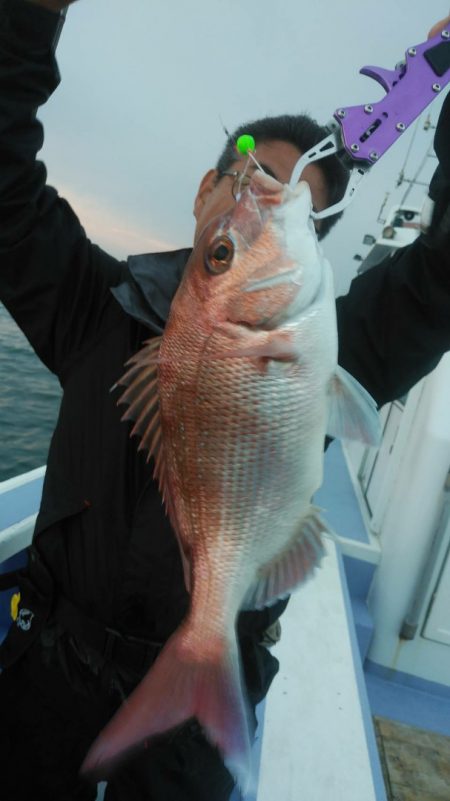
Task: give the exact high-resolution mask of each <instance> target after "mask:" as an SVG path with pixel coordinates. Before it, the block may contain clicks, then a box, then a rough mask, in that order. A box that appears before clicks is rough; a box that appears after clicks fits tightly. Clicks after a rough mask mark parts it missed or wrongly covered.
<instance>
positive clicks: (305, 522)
mask: <svg viewBox="0 0 450 801" xmlns="http://www.w3.org/2000/svg"><path fill="white" fill-rule="evenodd" d="M323 532H328V528H327V526H326V525H325V523H324V522H323V520H322V519H321V517H320V515H319V510H318V509H316V508H315V507H311V509H310V511H309V513H308V514H307V515H306V516H305V517H304V518H303V519H302V521H301V523H300V526H299V529H298V532H297V534H296V536H295V538H294V539H293V540H292V541H291V543H290V544H289V545H288V546H287V547H286V548H285V550H284V551H283V552H282V553H281V554H280V555H279V556H278V557H277V558H276V559H274V560H272V561H271V562H270V563H269V564H267V565H264V567H262V568H261V569H260V571H259V575H258V577H257V580H256V582H255V583H254V584H253V585H252V586H251V588H250V590H249V592H248V593H247V595H246V597H245V599H244V604H243V607H242V608H243V609H263V607H265V606H270V605H271V604H273V603H275V602H276V601H278V600H279V599H280V598H285V597H286V596H287V595H289V594H290V593H291V592H292V591H293V590H294V589H295V588H296V587H298V586H299V585H300V584H302V583H303V582H304V581H306V580H307V579H308V578H309V577H310V576H311V575H312V573H313V571H314V569H315V568H316V567H318V566H319V564H320V562H321V560H322V558H323V556H324V555H325V548H324V546H323V544H322V533H323Z"/></svg>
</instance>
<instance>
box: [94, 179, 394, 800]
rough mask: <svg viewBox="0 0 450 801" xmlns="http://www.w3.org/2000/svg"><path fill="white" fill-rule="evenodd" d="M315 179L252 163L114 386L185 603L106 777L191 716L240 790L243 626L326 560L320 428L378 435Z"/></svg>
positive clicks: (110, 736) (122, 722) (132, 706)
mask: <svg viewBox="0 0 450 801" xmlns="http://www.w3.org/2000/svg"><path fill="white" fill-rule="evenodd" d="M311 208H312V203H311V193H310V189H309V186H308V184H307V183H306V182H304V181H301V182H300V183H299V184H298V185H297V186H296V187H295V188H294V189H292V188H290V187H289V186H287V185H284V184H281V183H280V182H278V181H277V180H276V179H273V178H272V177H270V176H268V175H266V174H264V173H261V172H257V173H255V175H254V177H253V178H252V181H251V183H250V185H249V187H248V188H247V189H246V190H245V191H244V192H243V193H242V195H241V197H240V199H239V200H238V202H237V203H236V205H235V206H234V208H233V209H232V210H230V211H229V212H228V213H226V214H225V215H222V216H220V217H218V218H215V219H213V220H212V221H210V222H209V224H208V225H207V226H206V228H205V229H204V231H203V233H202V234H201V236H200V238H199V240H198V242H197V244H196V245H195V247H194V250H193V252H192V254H191V257H190V259H189V261H188V264H187V266H186V269H185V272H184V275H183V278H182V281H181V284H180V286H179V288H178V290H177V293H176V295H175V298H174V300H173V302H172V306H171V311H170V315H169V319H168V321H167V325H166V328H165V331H164V333H163V335H162V336H161V337H154V338H152V339H150V340H148V341H147V342H146V343H144V345H143V347H142V348H141V350H140V351H139V352H138V353H137V354H136V355H135V356H134V357H133V358H132V359H131V360H130V362H129V363H128V364H127V368H128V369H127V372H126V373H125V375H124V376H123V377H122V378H121V379H120V381H119V383H120V384H121V385H122V386H123V387H126V389H125V391H124V392H123V394H122V395H121V398H120V399H119V402H121V403H124V404H126V405H127V411H126V412H125V414H124V416H123V419H124V420H132V421H134V426H133V429H132V431H131V435H137V436H139V438H140V444H139V448H140V449H144V450H146V451H147V452H148V460H150V459H152V460H153V463H154V475H155V477H156V478H157V480H158V482H159V487H160V491H161V494H162V497H163V500H164V503H165V506H166V510H167V513H168V515H169V517H170V521H171V524H172V527H173V530H174V532H175V534H176V537H177V540H178V544H179V547H180V553H181V558H182V562H183V567H184V578H185V583H186V587H187V589H188V591H189V594H190V605H189V610H188V613H187V615H186V617H185V619H184V620H183V621H182V623H181V624H180V626H179V628H178V629H177V630H176V631H175V633H174V634H173V635H172V636H171V637H170V639H169V640H168V641H167V643H166V644H165V646H164V648H163V649H162V651H161V653H160V654H159V656H158V657H157V659H156V661H155V662H154V664H153V665H152V666H151V668H150V670H149V671H148V673H147V674H146V676H145V677H144V678H143V680H142V681H141V683H140V684H139V685H138V686H137V688H136V689H135V690H134V692H133V693H132V694H131V695H130V697H129V698H128V699H127V700H126V702H124V704H123V706H122V707H121V708H120V709H119V710H118V712H117V713H116V715H115V716H114V717H113V719H112V720H111V721H110V722H109V723H108V724H107V726H106V727H105V729H104V730H103V731H102V732H101V733H100V735H99V737H98V738H97V740H96V741H95V743H94V744H93V746H92V747H91V749H90V751H89V753H88V755H87V757H86V760H85V762H84V765H83V770H84V771H85V772H93V771H94V772H96V773H97V774H99V771H100V770H101V769H105V768H106V767H107V766H108V765H113V764H114V761H115V760H117V759H119V758H120V756H121V755H122V756H123V754H126V753H129V752H130V749H132V748H135V747H136V746H138V745H140V744H142V743H144V742H146V741H148V740H149V739H150V738H151V737H154V736H156V735H159V734H162V733H164V732H166V731H168V730H170V729H173V728H174V727H177V726H180V725H181V724H182V723H183V721H186V720H188V719H190V718H193V717H195V718H196V719H197V720H198V722H199V723H200V725H201V726H202V728H203V730H204V732H205V734H206V736H207V737H208V739H209V740H210V742H211V743H212V744H213V745H214V746H216V747H217V748H218V749H219V751H220V753H221V755H222V757H223V759H224V761H225V764H226V765H227V767H228V768H229V770H230V771H231V773H232V774H233V776H234V777H235V779H236V781H237V782H238V784H239V785H240V786H241V787H243V788H244V789H245V787H248V782H249V777H250V776H251V727H250V723H249V710H248V703H247V699H246V693H245V687H244V682H243V678H242V670H241V664H240V655H239V647H238V641H237V636H236V620H237V616H238V614H239V612H240V611H241V610H244V609H262V608H264V607H265V606H267V605H271V604H273V603H274V602H275V601H277V600H278V599H280V598H284V597H287V596H288V595H289V594H290V593H292V592H293V591H294V590H295V589H296V588H297V587H298V586H300V585H301V584H302V583H303V582H304V581H305V580H306V579H308V578H309V577H310V576H311V575H313V573H314V570H315V568H316V567H318V565H319V564H320V562H321V560H322V558H323V556H324V552H325V549H324V545H323V539H322V534H323V532H326V531H327V526H326V524H325V522H324V521H323V519H322V517H321V513H320V511H319V510H318V509H316V508H315V506H314V505H313V503H312V499H313V496H314V493H315V492H316V491H317V489H318V488H319V487H320V485H321V483H322V475H323V450H324V439H325V436H326V434H328V435H330V436H333V437H335V436H339V437H350V438H358V439H361V440H363V441H365V442H366V443H369V444H376V443H377V442H378V441H379V438H380V423H379V418H378V413H377V409H376V405H375V402H374V401H373V399H372V398H371V397H370V395H369V394H368V393H367V392H366V391H365V390H364V388H363V387H361V386H360V385H359V384H358V382H357V381H356V380H355V379H354V378H353V377H352V376H350V375H349V374H348V373H346V372H345V371H344V370H343V369H342V368H341V367H339V366H338V363H337V353H338V341H337V326H336V312H335V299H334V289H333V276H332V269H331V266H330V264H329V262H328V260H327V259H326V258H325V256H324V254H323V251H322V249H321V246H320V245H319V242H318V240H317V236H316V232H315V230H314V226H313V223H312V220H311V216H310V215H311Z"/></svg>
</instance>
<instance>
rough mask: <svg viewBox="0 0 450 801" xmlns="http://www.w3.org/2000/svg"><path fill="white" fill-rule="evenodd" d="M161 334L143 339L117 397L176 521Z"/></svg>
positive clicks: (122, 379) (124, 376)
mask: <svg viewBox="0 0 450 801" xmlns="http://www.w3.org/2000/svg"><path fill="white" fill-rule="evenodd" d="M161 340H162V337H153V339H149V340H147V342H144V346H143V347H142V348H141V349H140V350H139V351H138V352H137V353H135V355H134V356H132V357H131V359H129V360H128V361H127V363H126V365H125V366H126V367H128V368H129V369H128V371H127V372H126V373H125V375H123V376H122V378H120V379H119V381H118V382H117V384H118V385H121V386H125V387H126V390H125V392H123V393H122V395H121V396H120V398H119V400H118V402H117V403H118V405H119V404H122V403H126V404H127V405H128V409H127V410H126V412H125V414H124V415H123V416H122V420H123V421H125V420H133V421H134V426H133V428H132V429H131V433H130V436H131V437H133V436H139V438H140V442H139V448H138V450H139V451H142V450H146V451H148V454H147V462H149V461H150V459H151V458H152V457H153V460H154V465H155V467H154V471H153V477H154V478H155V479H156V480H157V481H158V486H159V489H160V492H161V494H162V496H163V500H164V503H165V505H166V509H167V512H168V514H169V516H170V518H171V522H172V524H173V518H174V510H173V508H172V502H171V499H170V494H169V492H168V487H167V477H166V465H165V460H164V451H163V446H162V440H161V421H160V415H159V393H158V357H159V349H160V346H161Z"/></svg>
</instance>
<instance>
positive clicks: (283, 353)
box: [214, 322, 298, 362]
mask: <svg viewBox="0 0 450 801" xmlns="http://www.w3.org/2000/svg"><path fill="white" fill-rule="evenodd" d="M216 331H218V332H219V333H221V334H224V335H225V337H226V338H227V340H229V345H228V343H227V345H226V346H225V347H224V348H223V349H219V350H217V351H215V353H214V357H215V358H217V359H231V358H240V357H243V356H248V357H253V358H260V359H274V360H275V361H287V362H292V361H297V359H298V352H297V349H296V342H295V336H294V334H293V332H292V331H287V330H285V331H283V329H277V330H273V331H263V330H256V329H251V328H247V327H245V326H243V325H237V324H234V323H229V322H228V323H222V324H221V325H220V326H217V328H216Z"/></svg>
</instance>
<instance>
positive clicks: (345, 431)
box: [327, 366, 381, 445]
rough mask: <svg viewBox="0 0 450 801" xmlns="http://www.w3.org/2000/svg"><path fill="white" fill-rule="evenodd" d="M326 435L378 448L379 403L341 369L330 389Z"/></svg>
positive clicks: (379, 432)
mask: <svg viewBox="0 0 450 801" xmlns="http://www.w3.org/2000/svg"><path fill="white" fill-rule="evenodd" d="M329 400H330V411H329V418H328V425H327V434H329V436H330V437H338V438H339V439H357V440H361V441H362V442H365V443H367V445H379V443H380V440H381V423H380V418H379V415H378V411H377V407H376V403H375V401H374V399H373V398H372V396H371V395H369V393H368V392H367V390H365V389H364V387H363V386H361V384H360V383H359V382H358V381H357V380H356V378H353V376H352V375H350V373H348V372H347V371H346V370H344V368H343V367H340V366H338V367H337V369H336V372H335V374H334V376H333V378H332V379H331V382H330V387H329Z"/></svg>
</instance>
